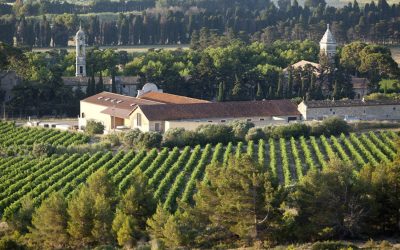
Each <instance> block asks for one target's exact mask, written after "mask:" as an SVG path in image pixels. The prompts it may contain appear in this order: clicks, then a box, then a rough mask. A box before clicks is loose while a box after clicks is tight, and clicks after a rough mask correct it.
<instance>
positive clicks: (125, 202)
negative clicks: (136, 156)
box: [112, 172, 156, 246]
mask: <svg viewBox="0 0 400 250" xmlns="http://www.w3.org/2000/svg"><path fill="white" fill-rule="evenodd" d="M134 179H135V181H134V183H133V184H132V186H131V187H130V188H129V189H128V190H127V192H126V193H125V194H124V195H123V196H122V198H121V200H120V202H119V204H118V209H117V214H116V216H115V219H114V221H113V223H112V229H113V231H114V232H115V234H116V235H119V234H123V235H124V237H123V238H124V239H126V240H127V242H125V241H121V242H120V240H119V239H118V241H119V244H120V245H121V246H123V245H126V244H128V243H129V244H131V243H132V244H133V243H134V242H136V241H137V240H139V239H141V238H143V237H146V236H147V234H146V220H147V218H149V217H150V216H151V215H153V214H154V212H155V209H156V203H155V201H154V199H153V191H152V190H151V189H150V188H149V186H148V185H147V183H148V181H147V179H146V178H145V176H144V175H143V174H142V173H140V172H138V173H136V174H135V177H134ZM127 221H128V222H127ZM126 223H129V226H128V225H124V224H126ZM128 229H131V231H128ZM121 230H122V231H123V232H120V231H121ZM127 234H129V235H130V237H127Z"/></svg>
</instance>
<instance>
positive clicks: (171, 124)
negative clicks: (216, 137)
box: [165, 116, 300, 131]
mask: <svg viewBox="0 0 400 250" xmlns="http://www.w3.org/2000/svg"><path fill="white" fill-rule="evenodd" d="M288 117H296V118H297V120H300V116H279V117H271V116H270V117H238V118H211V119H201V120H177V121H165V131H167V130H168V129H171V128H184V129H186V130H196V128H197V127H199V126H200V125H207V124H226V125H229V123H231V122H233V121H249V122H252V123H254V125H255V126H256V127H264V126H268V125H275V124H286V123H288V122H287V121H288ZM261 119H263V120H261ZM223 121H224V122H223Z"/></svg>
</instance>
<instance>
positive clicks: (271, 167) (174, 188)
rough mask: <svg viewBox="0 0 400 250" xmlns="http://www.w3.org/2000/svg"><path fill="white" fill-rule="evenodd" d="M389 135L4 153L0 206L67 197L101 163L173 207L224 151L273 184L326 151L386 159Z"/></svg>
mask: <svg viewBox="0 0 400 250" xmlns="http://www.w3.org/2000/svg"><path fill="white" fill-rule="evenodd" d="M0 131H2V132H1V136H0V143H2V144H3V145H13V144H14V145H19V144H20V143H22V144H31V143H33V141H35V140H37V141H45V142H49V143H53V144H54V143H56V144H61V145H68V144H72V143H80V142H84V141H85V140H87V139H86V138H85V137H84V136H83V135H79V134H70V133H64V132H59V131H53V130H50V132H49V130H45V131H44V130H42V129H26V128H16V127H14V126H12V125H10V124H4V123H3V124H0ZM6 134H7V136H5V135H6ZM28 138H29V139H28ZM397 138H398V135H397V134H396V133H394V132H392V131H387V132H369V133H364V134H350V135H349V136H345V135H341V136H338V137H335V136H330V137H325V136H321V137H310V138H307V139H306V138H304V137H301V138H299V139H294V138H291V139H289V140H286V139H283V138H281V139H279V140H273V139H270V140H268V141H264V140H260V141H259V142H257V143H255V142H253V141H250V142H249V143H247V144H246V143H242V142H240V143H238V144H237V145H233V144H232V143H229V144H228V145H226V146H223V145H222V144H217V145H215V146H212V145H210V144H209V145H206V146H205V147H200V146H196V147H194V148H190V147H185V148H183V149H178V148H173V149H172V150H169V149H161V150H160V151H159V150H157V149H152V150H150V151H144V150H143V151H139V152H134V151H129V152H123V151H119V152H118V153H115V154H113V153H112V152H108V153H103V152H98V153H96V154H93V155H90V154H72V155H67V154H65V155H53V156H51V157H47V158H41V159H35V158H29V157H27V156H17V157H5V158H1V159H0V173H1V174H0V180H1V181H0V213H1V214H2V216H4V217H5V218H8V217H9V216H11V215H12V214H13V213H15V211H17V209H18V208H19V207H20V206H21V201H22V199H23V198H24V197H30V198H31V199H32V201H33V203H34V204H35V205H36V206H37V205H39V204H40V203H41V202H42V201H43V199H45V198H46V197H48V195H49V194H50V193H52V192H54V191H61V192H62V193H63V194H64V195H65V196H66V197H67V198H68V197H70V196H71V194H73V193H74V191H75V190H77V189H78V187H79V186H80V185H82V184H83V183H85V181H86V179H87V178H88V177H89V176H90V175H91V174H92V173H93V172H95V171H96V170H98V169H99V168H105V169H107V171H108V173H109V174H110V176H112V179H113V181H114V182H115V183H116V185H117V187H118V189H119V191H120V192H124V191H125V190H126V189H127V188H128V187H129V185H130V183H131V182H132V181H133V178H134V177H133V176H134V174H135V170H139V169H140V170H141V172H142V173H143V174H144V175H145V176H146V177H147V178H148V184H149V185H150V186H151V187H152V188H153V189H154V197H155V198H156V199H157V200H158V202H159V203H161V204H162V205H163V206H164V208H165V209H168V210H170V211H174V210H175V209H176V206H177V204H176V200H177V199H180V200H182V201H183V202H192V197H193V194H194V193H195V192H196V182H197V181H207V175H206V174H205V169H206V168H207V166H208V165H209V164H210V163H216V162H220V163H221V166H226V164H227V161H228V159H229V156H230V155H233V156H238V155H240V154H241V153H247V154H248V155H251V156H252V157H253V158H254V160H255V161H257V162H258V163H259V164H260V165H261V166H262V167H263V168H264V169H265V171H268V172H270V173H271V175H272V176H273V177H274V178H276V180H278V181H279V182H280V183H281V184H283V185H291V184H293V183H295V182H296V181H298V180H299V179H301V178H303V176H304V175H305V174H306V173H307V171H309V170H310V169H323V168H326V167H327V162H328V161H329V159H330V158H333V157H338V158H340V159H341V160H343V161H347V162H352V163H353V164H354V166H355V168H356V169H359V168H360V167H362V166H363V165H364V164H367V163H370V164H372V165H376V164H378V163H379V162H389V161H391V160H392V159H393V158H394V157H395V155H396V151H395V150H396V146H395V140H396V139H397Z"/></svg>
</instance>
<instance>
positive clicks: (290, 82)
mask: <svg viewBox="0 0 400 250" xmlns="http://www.w3.org/2000/svg"><path fill="white" fill-rule="evenodd" d="M292 95H293V75H292V71H289V76H288V88H287V90H286V98H292Z"/></svg>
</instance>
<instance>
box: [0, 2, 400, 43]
mask: <svg viewBox="0 0 400 250" xmlns="http://www.w3.org/2000/svg"><path fill="white" fill-rule="evenodd" d="M69 5H70V4H67V3H59V2H47V1H44V2H35V1H27V2H25V3H23V2H22V1H17V2H16V3H15V4H14V6H12V7H11V6H9V5H6V4H3V5H2V6H1V8H0V14H2V16H1V18H0V39H1V40H2V41H4V42H7V43H13V37H14V36H15V37H16V40H17V43H18V44H19V45H26V46H38V47H48V46H50V45H54V46H67V44H68V40H69V39H71V38H72V36H73V35H74V34H75V32H76V31H77V29H78V26H79V23H80V21H81V20H82V21H83V24H84V28H85V31H86V32H87V34H88V37H89V38H90V39H89V40H88V41H87V42H88V44H89V45H136V44H176V43H189V42H190V40H191V38H192V36H193V35H194V33H195V32H199V31H200V29H201V28H207V29H209V30H212V31H215V32H216V33H217V34H219V35H221V34H223V33H226V32H228V31H232V32H234V33H237V34H241V35H242V36H243V37H246V39H248V40H252V41H255V40H257V41H263V42H266V43H271V42H273V41H275V40H278V39H284V40H305V39H310V40H313V41H317V40H319V39H320V38H321V34H322V33H323V31H324V30H325V27H326V24H327V23H330V24H331V27H332V31H333V33H334V35H335V37H336V39H337V41H338V42H339V43H345V42H350V41H354V40H362V41H368V42H374V43H396V44H398V43H399V41H400V32H399V27H400V21H399V16H400V5H399V4H393V5H389V4H388V3H387V2H386V0H379V1H378V3H375V2H371V3H368V4H365V5H364V6H362V7H361V6H360V5H359V4H358V3H357V1H354V3H349V4H348V5H346V6H344V7H343V8H335V7H332V6H328V5H326V3H325V2H324V1H323V0H322V1H321V0H319V1H316V0H315V1H312V0H308V1H306V2H305V4H304V7H303V6H301V5H299V3H298V2H297V0H295V1H293V2H291V1H289V0H286V1H285V0H280V1H278V2H277V3H276V4H275V3H273V2H271V1H269V0H251V1H248V0H247V1H244V0H236V1H234V2H232V1H227V0H218V1H216V0H208V1H204V0H201V1H157V2H155V3H152V2H151V1H150V2H149V1H144V0H143V1H127V2H108V1H100V2H97V1H96V2H94V3H93V5H88V6H81V5H77V6H75V5H71V6H69ZM98 5H99V6H98ZM148 5H153V6H148ZM125 11H139V12H137V13H136V14H135V13H130V14H129V13H125V14H124V13H123V12H125ZM96 12H121V13H120V14H119V15H118V16H116V18H115V20H102V19H101V14H100V13H98V14H96ZM52 13H53V14H61V13H66V14H62V15H55V16H49V15H48V16H45V15H44V14H52ZM79 13H82V14H87V13H92V15H89V17H87V16H85V17H83V16H79V15H78V14H79Z"/></svg>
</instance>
